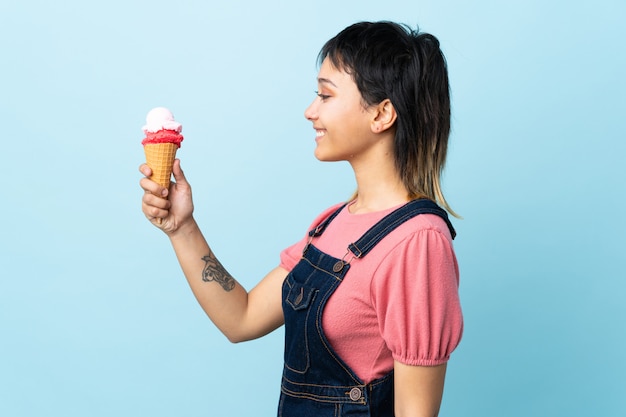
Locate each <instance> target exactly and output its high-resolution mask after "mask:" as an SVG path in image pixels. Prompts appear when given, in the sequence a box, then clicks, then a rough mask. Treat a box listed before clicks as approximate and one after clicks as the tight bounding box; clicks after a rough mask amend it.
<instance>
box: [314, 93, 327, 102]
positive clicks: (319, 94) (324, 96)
mask: <svg viewBox="0 0 626 417" xmlns="http://www.w3.org/2000/svg"><path fill="white" fill-rule="evenodd" d="M315 94H316V95H317V96H318V97H319V98H321V99H322V101H324V100H326V99H327V98H329V97H330V96H329V95H327V94H322V93H320V92H319V91H315Z"/></svg>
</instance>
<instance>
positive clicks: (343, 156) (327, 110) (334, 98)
mask: <svg viewBox="0 0 626 417" xmlns="http://www.w3.org/2000/svg"><path fill="white" fill-rule="evenodd" d="M317 88H318V91H317V95H318V96H317V97H316V98H315V99H314V100H313V102H312V103H311V105H310V106H309V107H308V108H307V109H306V110H305V112H304V117H306V118H307V120H310V121H311V122H312V123H313V128H314V129H315V141H316V143H317V147H316V148H315V156H316V157H317V158H318V159H319V160H321V161H349V162H354V161H355V160H357V159H360V158H362V157H364V156H366V154H367V153H368V150H369V149H370V147H371V145H372V144H373V143H374V142H375V139H376V137H375V135H374V134H373V132H372V126H371V123H372V119H373V118H374V117H375V107H374V106H373V107H371V108H369V109H366V108H364V107H363V100H362V97H361V93H360V92H359V90H358V88H357V86H356V83H355V82H354V80H353V79H352V77H351V76H350V74H348V73H346V72H345V71H343V70H339V69H337V68H336V67H335V66H333V65H332V63H331V62H330V61H329V60H328V58H327V59H325V60H324V62H323V63H322V66H321V67H320V71H319V75H318V79H317Z"/></svg>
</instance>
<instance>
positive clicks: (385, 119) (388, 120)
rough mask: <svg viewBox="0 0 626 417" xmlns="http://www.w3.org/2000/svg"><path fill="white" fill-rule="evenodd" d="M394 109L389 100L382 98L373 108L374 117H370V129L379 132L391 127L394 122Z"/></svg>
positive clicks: (395, 115) (395, 116)
mask: <svg viewBox="0 0 626 417" xmlns="http://www.w3.org/2000/svg"><path fill="white" fill-rule="evenodd" d="M397 117H398V115H397V114H396V109H395V107H393V104H391V100H389V99H388V98H386V99H384V100H383V101H381V102H380V103H378V105H377V106H376V108H375V111H374V118H373V119H372V123H371V129H372V132H374V133H381V132H384V131H385V130H387V129H389V128H391V127H392V126H393V125H394V123H395V122H396V118H397Z"/></svg>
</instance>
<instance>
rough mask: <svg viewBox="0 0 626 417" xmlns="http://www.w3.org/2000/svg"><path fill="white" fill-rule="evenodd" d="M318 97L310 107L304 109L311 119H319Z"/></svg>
mask: <svg viewBox="0 0 626 417" xmlns="http://www.w3.org/2000/svg"><path fill="white" fill-rule="evenodd" d="M317 102H318V100H317V97H316V98H315V99H314V100H313V102H311V104H309V107H307V108H306V110H304V117H305V118H306V119H307V120H309V121H311V120H315V119H317Z"/></svg>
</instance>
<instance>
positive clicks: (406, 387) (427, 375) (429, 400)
mask: <svg viewBox="0 0 626 417" xmlns="http://www.w3.org/2000/svg"><path fill="white" fill-rule="evenodd" d="M393 369H394V396H395V397H394V403H395V415H396V417H436V416H437V415H438V414H439V407H440V405H441V398H442V396H443V384H444V380H445V376H446V364H445V363H444V364H442V365H438V366H411V365H405V364H403V363H400V362H398V361H395V362H394V367H393Z"/></svg>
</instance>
